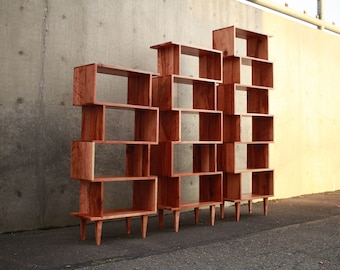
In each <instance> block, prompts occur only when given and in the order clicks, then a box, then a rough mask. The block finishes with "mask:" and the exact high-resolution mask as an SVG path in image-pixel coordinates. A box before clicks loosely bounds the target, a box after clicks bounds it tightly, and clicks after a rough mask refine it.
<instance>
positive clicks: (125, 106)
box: [75, 101, 159, 112]
mask: <svg viewBox="0 0 340 270" xmlns="http://www.w3.org/2000/svg"><path fill="white" fill-rule="evenodd" d="M75 106H81V107H87V106H105V107H108V108H115V109H118V110H132V111H136V110H148V111H156V112H158V111H159V108H158V107H154V106H145V105H133V104H126V103H112V102H102V101H96V102H94V103H84V104H82V105H75Z"/></svg>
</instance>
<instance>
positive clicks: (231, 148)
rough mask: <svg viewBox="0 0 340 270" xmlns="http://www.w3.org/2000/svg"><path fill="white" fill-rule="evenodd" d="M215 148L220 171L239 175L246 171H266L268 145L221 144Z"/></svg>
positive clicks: (258, 143) (261, 143) (257, 143)
mask: <svg viewBox="0 0 340 270" xmlns="http://www.w3.org/2000/svg"><path fill="white" fill-rule="evenodd" d="M217 148H218V151H217V160H218V167H217V168H218V170H220V171H224V172H230V173H240V172H243V171H248V170H263V169H268V166H269V145H268V143H263V142H256V143H242V142H238V143H237V142H236V143H223V144H222V145H218V146H217Z"/></svg>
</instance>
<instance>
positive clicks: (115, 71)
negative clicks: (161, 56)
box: [89, 63, 159, 77]
mask: <svg viewBox="0 0 340 270" xmlns="http://www.w3.org/2000/svg"><path fill="white" fill-rule="evenodd" d="M89 65H91V64H89ZM92 65H96V66H97V72H98V73H104V74H111V75H117V76H125V77H128V76H131V75H143V74H144V75H153V76H156V75H159V73H157V72H149V71H145V70H138V69H132V68H123V67H119V66H112V65H106V64H100V63H93V64H92Z"/></svg>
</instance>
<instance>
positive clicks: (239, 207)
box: [235, 202, 241, 221]
mask: <svg viewBox="0 0 340 270" xmlns="http://www.w3.org/2000/svg"><path fill="white" fill-rule="evenodd" d="M235 212H236V221H240V215H241V203H240V202H236V203H235Z"/></svg>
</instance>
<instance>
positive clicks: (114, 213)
mask: <svg viewBox="0 0 340 270" xmlns="http://www.w3.org/2000/svg"><path fill="white" fill-rule="evenodd" d="M152 214H155V211H143V210H136V209H120V210H118V209H115V210H105V211H104V214H103V216H100V217H98V216H90V215H88V214H84V213H80V212H74V213H71V215H72V216H75V217H79V218H80V237H81V240H85V239H86V222H87V221H93V222H95V238H96V244H97V245H98V246H99V245H100V242H101V236H102V227H103V221H105V220H112V219H118V218H126V233H127V234H130V233H131V219H132V217H137V216H140V217H141V220H142V228H141V229H142V237H143V238H145V237H146V230H147V226H148V217H149V215H152Z"/></svg>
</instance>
